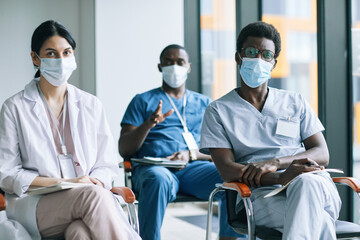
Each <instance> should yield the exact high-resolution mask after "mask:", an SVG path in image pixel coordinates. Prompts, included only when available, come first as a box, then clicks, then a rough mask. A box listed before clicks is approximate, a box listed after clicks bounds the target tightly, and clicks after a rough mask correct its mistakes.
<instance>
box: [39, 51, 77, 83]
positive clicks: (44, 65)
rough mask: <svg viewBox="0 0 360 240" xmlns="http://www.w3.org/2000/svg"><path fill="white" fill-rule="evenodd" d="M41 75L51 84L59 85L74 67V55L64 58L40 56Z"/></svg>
mask: <svg viewBox="0 0 360 240" xmlns="http://www.w3.org/2000/svg"><path fill="white" fill-rule="evenodd" d="M38 57H39V56H38ZM39 59H40V60H41V63H40V68H39V69H40V72H41V75H42V76H43V77H44V78H45V79H46V80H47V81H48V82H49V83H50V84H51V85H53V86H55V87H59V86H61V85H63V84H64V83H66V82H67V80H68V79H69V78H70V76H71V74H72V72H73V71H74V70H75V69H76V67H77V66H76V61H75V56H71V57H66V58H40V57H39Z"/></svg>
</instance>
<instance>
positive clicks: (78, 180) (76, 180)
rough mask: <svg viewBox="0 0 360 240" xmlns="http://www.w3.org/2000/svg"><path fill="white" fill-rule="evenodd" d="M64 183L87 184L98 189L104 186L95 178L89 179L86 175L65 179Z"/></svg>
mask: <svg viewBox="0 0 360 240" xmlns="http://www.w3.org/2000/svg"><path fill="white" fill-rule="evenodd" d="M65 182H72V183H88V184H94V185H97V186H100V187H104V184H103V183H102V182H100V181H99V180H97V179H96V178H92V177H89V176H87V175H85V176H81V177H77V178H71V179H66V180H65Z"/></svg>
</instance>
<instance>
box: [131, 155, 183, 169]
mask: <svg viewBox="0 0 360 240" xmlns="http://www.w3.org/2000/svg"><path fill="white" fill-rule="evenodd" d="M130 160H131V161H132V162H137V163H142V164H148V165H158V166H164V167H169V168H183V167H185V166H186V164H187V162H184V161H181V160H174V161H172V160H170V159H167V158H159V157H143V158H131V159H130Z"/></svg>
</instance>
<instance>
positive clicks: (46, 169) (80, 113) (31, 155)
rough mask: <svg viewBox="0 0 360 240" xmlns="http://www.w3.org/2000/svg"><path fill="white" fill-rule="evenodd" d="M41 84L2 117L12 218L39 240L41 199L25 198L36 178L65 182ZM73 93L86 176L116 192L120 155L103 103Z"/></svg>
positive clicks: (2, 163) (1, 158) (2, 173)
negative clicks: (113, 188) (42, 97)
mask: <svg viewBox="0 0 360 240" xmlns="http://www.w3.org/2000/svg"><path fill="white" fill-rule="evenodd" d="M38 80H39V79H38V78H37V79H33V80H32V81H31V82H30V83H29V84H27V85H26V86H25V89H24V90H23V91H21V92H19V93H17V94H16V95H14V96H13V97H11V98H9V99H7V100H6V101H5V102H4V104H3V106H2V108H1V113H0V188H1V189H2V190H4V191H5V192H6V193H7V194H6V200H7V203H8V205H7V210H6V211H7V215H8V217H9V218H10V219H15V220H18V221H19V222H20V223H21V224H23V225H24V227H25V228H27V230H28V231H29V232H30V234H31V235H32V237H33V238H37V237H39V236H40V235H39V233H38V229H37V225H36V216H35V215H36V211H35V210H36V204H37V202H38V199H39V198H36V197H29V196H26V194H24V193H25V191H26V190H27V189H28V187H29V185H30V184H31V182H32V181H33V180H34V178H35V177H36V176H46V177H55V178H61V174H60V167H59V163H58V159H57V152H56V148H55V143H54V138H53V135H52V132H51V128H50V123H49V120H48V117H47V115H46V110H45V107H44V105H43V102H42V100H41V97H40V95H39V93H38V90H37V87H36V82H37V81H38ZM67 91H68V108H69V119H70V128H71V133H72V138H73V142H74V147H75V152H76V156H77V158H78V161H79V163H80V166H81V168H82V171H83V173H84V175H89V176H91V177H94V178H97V179H99V180H100V181H102V182H103V183H104V184H105V187H106V188H107V189H110V188H111V184H112V180H113V177H114V176H116V175H118V174H119V169H118V166H117V164H118V161H117V160H118V154H117V152H116V149H115V145H114V141H113V137H112V135H111V132H110V128H109V126H108V123H107V120H106V117H105V113H104V109H103V107H102V104H101V102H100V101H99V100H98V99H97V98H96V97H95V96H93V95H91V94H88V93H86V92H84V91H81V90H80V89H78V88H76V87H74V86H72V85H70V84H68V85H67ZM35 228H36V229H35Z"/></svg>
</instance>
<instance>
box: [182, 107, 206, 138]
mask: <svg viewBox="0 0 360 240" xmlns="http://www.w3.org/2000/svg"><path fill="white" fill-rule="evenodd" d="M203 117H204V111H199V110H197V109H186V124H187V127H188V128H189V131H191V132H193V133H196V134H199V133H200V130H201V123H202V120H203Z"/></svg>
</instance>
